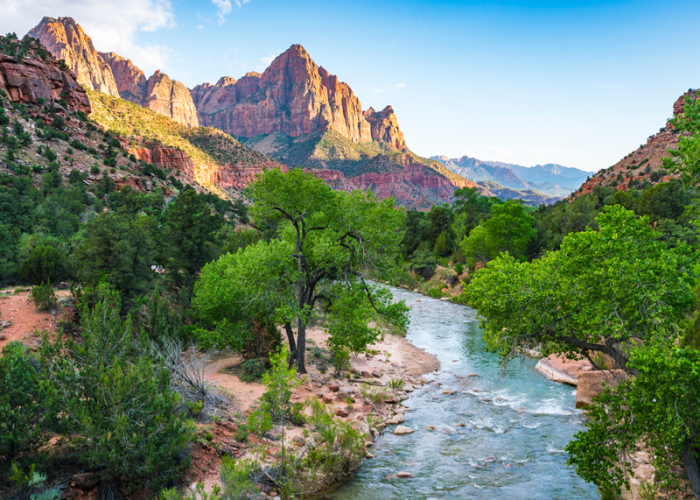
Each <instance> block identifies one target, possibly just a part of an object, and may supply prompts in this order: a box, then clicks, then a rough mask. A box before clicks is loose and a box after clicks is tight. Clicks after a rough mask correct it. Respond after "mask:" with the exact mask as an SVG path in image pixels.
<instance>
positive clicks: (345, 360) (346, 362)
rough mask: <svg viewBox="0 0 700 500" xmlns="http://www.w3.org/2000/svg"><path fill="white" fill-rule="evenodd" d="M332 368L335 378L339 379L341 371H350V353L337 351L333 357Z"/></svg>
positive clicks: (343, 350) (342, 350) (341, 350)
mask: <svg viewBox="0 0 700 500" xmlns="http://www.w3.org/2000/svg"><path fill="white" fill-rule="evenodd" d="M333 368H334V369H335V376H336V377H340V376H341V375H342V373H343V371H345V370H348V369H350V353H349V352H348V351H347V350H345V349H338V350H337V351H336V352H335V354H334V355H333Z"/></svg>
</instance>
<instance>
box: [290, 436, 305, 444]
mask: <svg viewBox="0 0 700 500" xmlns="http://www.w3.org/2000/svg"><path fill="white" fill-rule="evenodd" d="M292 441H294V442H295V443H296V444H298V445H299V446H304V444H306V439H304V437H303V436H294V437H293V438H292Z"/></svg>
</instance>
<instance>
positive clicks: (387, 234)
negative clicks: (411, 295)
mask: <svg viewBox="0 0 700 500" xmlns="http://www.w3.org/2000/svg"><path fill="white" fill-rule="evenodd" d="M248 195H249V197H250V199H251V200H252V201H253V206H252V208H251V215H252V218H253V220H254V221H255V223H256V224H258V225H261V224H264V225H268V226H269V227H276V228H277V230H276V234H275V237H274V238H273V240H272V241H270V242H264V241H261V242H258V243H256V244H254V245H250V246H248V247H246V248H245V249H244V250H239V252H238V253H237V254H235V256H224V257H222V259H220V261H219V262H217V263H212V264H210V266H212V268H211V269H215V268H218V266H220V272H222V273H224V274H223V275H224V276H226V277H227V278H226V280H221V279H220V278H219V277H216V276H215V275H214V273H213V272H210V271H208V270H207V269H205V270H204V271H203V272H202V280H201V282H202V283H201V284H200V285H198V288H197V297H196V298H195V304H202V302H203V301H202V300H200V298H199V294H200V293H202V291H204V290H213V289H214V288H215V287H216V285H215V284H214V283H212V281H217V280H218V281H226V283H225V284H223V283H222V284H220V285H219V287H220V288H221V289H222V290H227V292H224V293H222V294H221V295H222V296H223V297H230V299H227V300H230V302H229V303H232V304H235V305H236V307H237V310H238V311H240V312H241V316H242V317H248V318H254V317H256V315H258V316H259V315H261V314H263V313H264V314H268V315H269V316H268V317H272V318H274V320H275V321H276V322H279V323H282V324H283V325H284V328H285V332H286V334H287V340H288V342H289V349H290V351H291V353H292V358H291V360H293V361H295V362H296V363H297V366H298V371H299V373H306V366H305V351H306V328H307V325H308V324H309V321H310V320H311V319H312V317H313V316H314V314H316V313H317V312H318V311H317V308H318V307H321V308H323V309H324V310H325V311H326V312H327V313H328V314H329V317H330V318H333V317H336V316H337V315H345V317H346V318H347V315H352V317H353V318H358V317H360V318H364V319H365V320H366V319H367V315H366V311H367V308H366V306H367V304H369V307H371V308H372V309H373V310H374V312H375V314H376V315H377V316H378V318H383V319H384V320H386V321H388V322H390V323H392V324H397V325H405V324H406V321H407V319H406V312H407V308H406V306H405V304H404V303H403V302H400V303H397V304H392V303H391V301H390V299H388V297H390V295H389V296H387V294H386V293H384V292H382V291H380V289H379V287H376V286H373V285H371V284H369V283H367V281H366V276H367V273H368V272H369V271H375V272H379V273H381V272H384V271H387V270H389V269H390V268H391V267H392V264H393V260H394V258H395V256H396V253H397V251H398V247H399V242H400V241H401V238H402V234H401V231H400V227H401V224H402V222H403V213H402V212H401V211H399V210H396V209H395V208H394V204H393V200H384V201H381V202H380V201H377V200H376V198H375V197H374V195H372V193H363V192H360V191H353V192H352V193H344V192H341V191H333V190H331V189H330V187H329V186H328V185H327V184H325V183H324V182H323V181H322V180H320V179H316V178H315V177H313V176H312V175H310V174H306V173H304V171H303V170H301V169H293V170H291V171H290V172H289V173H282V172H281V171H280V170H279V169H274V170H266V171H263V172H262V173H261V174H260V175H259V176H258V178H257V179H256V180H255V181H254V182H253V183H252V184H251V185H250V186H249V188H248ZM238 294H240V295H238ZM349 295H352V296H353V297H354V301H353V302H352V303H350V302H349V301H347V300H343V299H344V298H345V297H347V296H349ZM210 296H212V297H213V299H214V300H216V296H217V294H216V293H212V294H211V295H210ZM237 297H239V298H237ZM220 307H223V301H218V300H217V301H216V303H215V304H212V305H211V306H208V308H209V309H210V310H217V309H218V308H220ZM348 308H350V309H351V310H348ZM353 311H355V312H353ZM331 321H332V319H331ZM292 325H295V326H296V330H297V331H296V338H295V336H294V331H293V328H292ZM373 331H374V334H375V338H376V336H377V335H379V330H378V328H374V330H373ZM366 332H367V330H363V331H362V333H363V334H364V333H366ZM330 333H331V337H332V338H337V337H338V336H342V335H343V334H345V333H346V332H345V331H344V330H342V329H331V331H330ZM338 342H342V341H341V340H338Z"/></svg>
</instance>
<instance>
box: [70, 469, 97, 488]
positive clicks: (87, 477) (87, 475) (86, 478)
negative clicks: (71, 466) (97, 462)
mask: <svg viewBox="0 0 700 500" xmlns="http://www.w3.org/2000/svg"><path fill="white" fill-rule="evenodd" d="M99 481H100V475H99V474H98V473H97V472H84V473H82V474H75V475H74V476H73V477H71V478H70V482H71V485H72V486H73V487H76V488H92V487H93V486H95V485H96V484H97V483H98V482H99Z"/></svg>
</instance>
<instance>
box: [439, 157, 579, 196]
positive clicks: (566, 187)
mask: <svg viewBox="0 0 700 500" xmlns="http://www.w3.org/2000/svg"><path fill="white" fill-rule="evenodd" d="M431 160H436V161H439V162H440V163H442V164H443V165H445V166H446V167H447V168H448V169H450V170H451V171H453V172H455V173H456V174H459V175H461V176H462V177H465V178H467V179H470V180H473V181H476V182H477V183H480V184H481V182H482V181H488V182H496V183H499V184H501V185H502V186H504V187H506V188H511V189H516V190H519V191H538V192H540V193H544V194H548V195H550V196H556V197H564V196H568V195H569V194H571V193H572V192H574V191H576V190H577V189H578V188H579V186H581V184H583V183H584V182H586V180H587V179H588V178H589V177H590V176H591V172H586V171H585V170H580V169H578V168H572V167H564V166H563V165H557V164H554V163H547V164H546V165H535V166H534V167H523V166H521V165H515V164H513V163H504V162H500V161H483V160H478V159H476V158H469V157H468V156H463V157H461V158H448V157H447V156H433V157H431Z"/></svg>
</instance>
